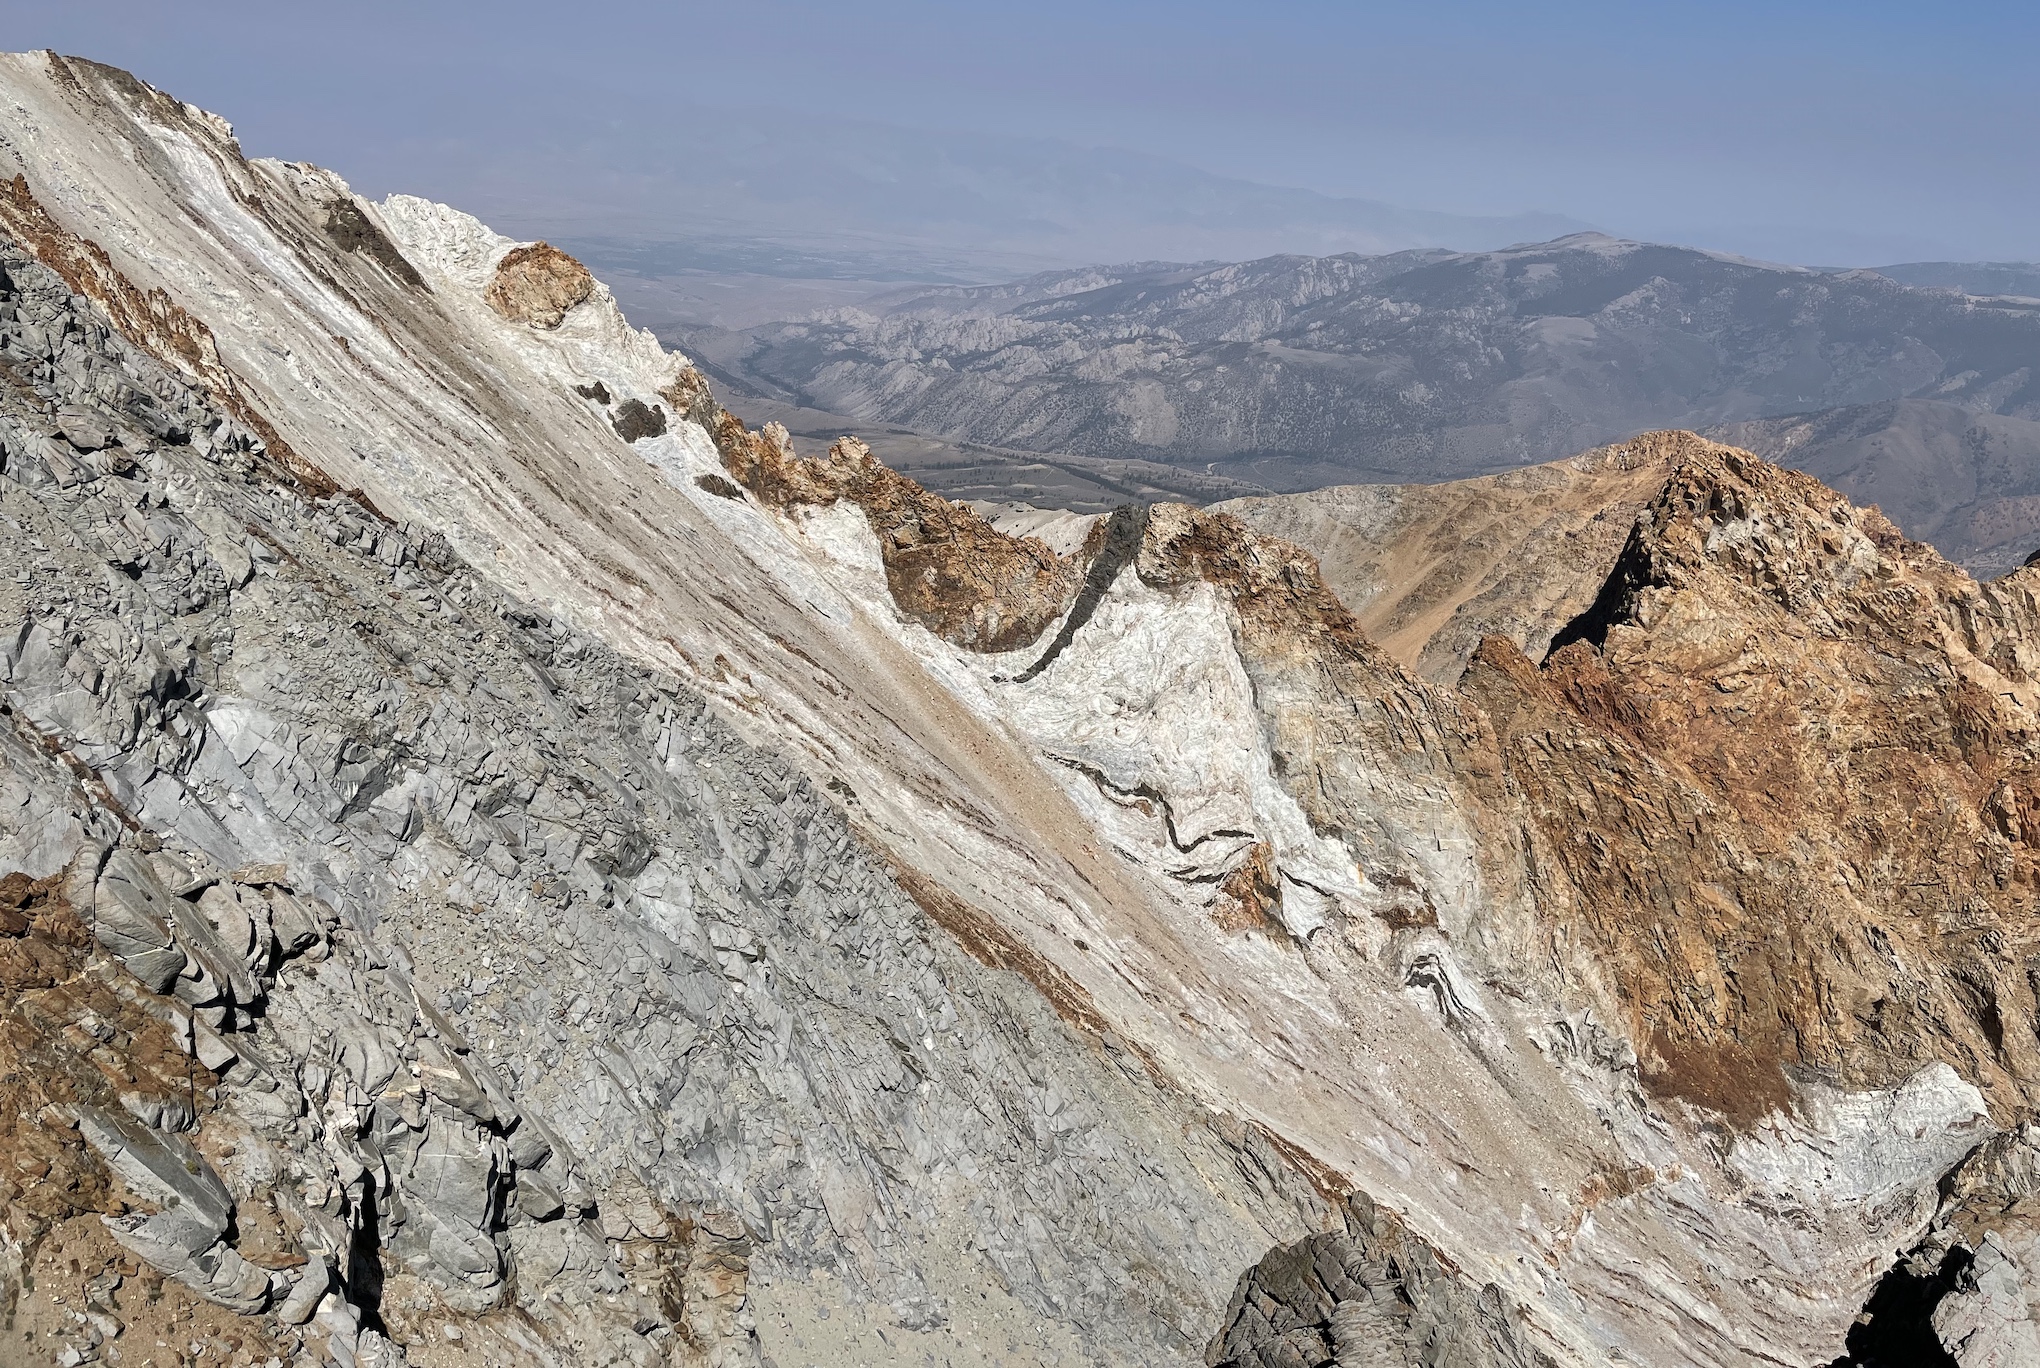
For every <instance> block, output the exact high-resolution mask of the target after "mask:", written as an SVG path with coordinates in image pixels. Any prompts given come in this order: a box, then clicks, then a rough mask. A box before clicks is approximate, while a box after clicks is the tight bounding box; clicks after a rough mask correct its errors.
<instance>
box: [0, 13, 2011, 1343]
mask: <svg viewBox="0 0 2040 1368" xmlns="http://www.w3.org/2000/svg"><path fill="white" fill-rule="evenodd" d="M0 178H4V179H5V181H6V185H5V188H4V192H0V234H4V238H5V241H4V244H0V448H4V453H5V454H4V465H0V523H4V526H0V628H4V630H0V680H4V694H0V699H4V702H0V874H4V875H5V877H4V878H0V983H4V994H0V1008H4V1015H0V1362H4V1363H8V1364H12V1363H16V1362H19V1363H63V1364H77V1363H88V1362H106V1363H127V1364H138V1363H158V1364H167V1363H172V1362H176V1363H197V1362H237V1363H287V1362H288V1363H327V1362H330V1363H337V1364H340V1365H343V1368H346V1366H349V1365H390V1364H403V1363H410V1364H417V1365H441V1364H444V1365H456V1364H492V1365H493V1364H506V1365H524V1364H532V1365H539V1364H544V1365H579V1364H634V1365H654V1364H691V1365H706V1364H716V1365H741V1364H767V1363H775V1364H779V1365H782V1366H783V1368H791V1366H792V1365H796V1364H809V1363H822V1364H835V1363H871V1364H880V1363H934V1364H957V1365H976V1364H985V1365H990V1364H1020V1363H1055V1364H1125V1365H1135V1364H1139V1365H1152V1364H1172V1363H1173V1364H1186V1365H1187V1364H1199V1363H1201V1364H1205V1365H1221V1364H1224V1365H1243V1366H1244V1365H1255V1366H1256V1368H1287V1365H1295V1364H1303V1365H1321V1364H1339V1365H1362V1364H1365V1365H1375V1364H1423V1365H1427V1368H1446V1366H1448V1365H1449V1366H1450V1368H1490V1366H1493V1368H1502V1366H1504V1365H1506V1366H1507V1368H1561V1366H1569V1365H1615V1364H1628V1365H1636V1364H1648V1365H1728V1364H1782V1365H1815V1364H1823V1365H1825V1364H1873V1363H1901V1362H1903V1363H1933V1362H1953V1363H1960V1364H1963V1365H1969V1366H1970V1368H1974V1366H1975V1365H1983V1364H2015V1363H2031V1362H2035V1361H2036V1360H2040V1347H2036V1346H2040V1341H2036V1333H2040V1319H2036V1313H2035V1309H2034V1308H2035V1306H2036V1301H2035V1298H2036V1297H2040V1224H2036V1222H2035V1212H2036V1210H2040V1205H2036V1200H2035V1196H2036V1193H2040V1129H2036V1127H2035V1124H2034V1120H2033V1098H2034V1096H2035V1091H2036V1087H2040V1082H2036V1080H2040V996H2036V993H2040V933H2036V931H2035V930H2034V929H2033V928H2034V926H2035V920H2034V913H2035V903H2036V900H2040V855H2036V851H2040V754H2036V730H2035V721H2034V719H2035V716H2036V713H2035V709H2036V707H2040V683H2036V679H2035V671H2036V669H2040V570H2025V569H2022V570H2016V571H2014V572H2012V573H2011V574H2008V575H2006V576H2004V577H2003V578H2001V579H1997V580H1994V581H1991V582H1989V583H1978V582H1977V581H1975V580H1973V579H1971V578H1970V577H1969V576H1968V575H1967V574H1965V573H1964V572H1962V571H1961V570H1959V569H1957V568H1955V567H1953V566H1951V565H1949V564H1948V563H1947V562H1945V561H1944V560H1943V559H1942V558H1941V557H1940V556H1939V555H1938V554H1936V553H1935V552H1934V551H1933V550H1932V549H1930V548H1928V547H1926V546H1924V545H1921V544H1919V543H1916V542H1911V541H1908V540H1906V539H1905V538H1904V537H1903V536H1901V535H1900V534H1899V533H1898V532H1897V531H1896V530H1895V529H1894V528H1893V527H1892V526H1891V524H1890V523H1888V522H1887V521H1886V520H1885V519H1884V518H1883V517H1882V516H1881V515H1880V514H1879V513H1877V512H1876V511H1875V510H1872V509H1862V508H1857V507H1854V506H1852V505H1850V504H1849V503H1848V502H1847V501H1846V500H1844V499H1843V498H1842V497H1841V496H1839V495H1837V494H1835V493H1834V492H1832V491H1831V490H1828V489H1827V488H1825V487H1823V486H1822V485H1820V484H1819V483H1817V482H1816V481H1815V480H1813V479H1812V478H1810V477H1808V476H1804V475H1798V474H1793V473H1789V472H1786V471H1783V470H1780V469H1778V468H1776V467H1774V466H1771V465H1768V464H1766V463H1764V462H1762V461H1760V460H1758V459H1756V458H1755V457H1752V456H1750V455H1748V454H1747V453H1744V452H1740V451H1737V450H1735V449H1733V448H1729V447H1724V446H1719V445H1716V444H1713V443H1711V442H1707V441H1704V440H1702V439H1700V438H1697V437H1694V436H1692V435H1690V434H1680V433H1659V434H1651V435H1649V436H1647V437H1644V438H1639V439H1637V440H1636V441H1635V442H1633V443H1629V444H1625V445H1624V446H1622V447H1619V448H1611V449H1609V450H1608V451H1604V452H1601V453H1597V454H1593V455H1592V456H1591V457H1584V458H1580V463H1578V464H1576V465H1575V466H1574V467H1570V468H1568V471H1569V473H1568V471H1561V472H1557V473H1547V474H1544V475H1537V476H1528V477H1524V478H1525V480H1527V481H1528V483H1527V484H1524V483H1523V482H1522V481H1519V482H1518V483H1517V484H1516V485H1503V486H1485V485H1484V486H1482V487H1481V488H1479V489H1470V490H1461V491H1458V492H1449V493H1444V494H1441V495H1440V496H1439V497H1441V498H1447V499H1450V500H1459V501H1460V502H1458V503H1457V504H1450V505H1439V506H1437V507H1435V508H1429V509H1428V511H1427V510H1426V509H1424V508H1418V507H1417V506H1415V505H1410V506H1408V507H1407V508H1405V509H1404V511H1403V512H1401V513H1394V516H1393V517H1390V516H1389V513H1383V514H1382V516H1381V518H1378V519H1376V532H1375V533H1367V532H1365V531H1364V530H1363V531H1362V532H1361V533H1358V534H1355V533H1353V532H1352V528H1353V526H1355V525H1356V524H1352V523H1350V522H1349V523H1347V524H1343V526H1344V527H1345V528H1346V533H1345V535H1346V536H1347V541H1346V542H1345V543H1343V545H1345V547H1346V552H1344V553H1342V557H1343V558H1337V557H1332V556H1331V555H1330V554H1329V553H1327V562H1326V563H1327V565H1328V566H1333V562H1334V560H1336V561H1337V565H1336V566H1333V569H1334V571H1335V573H1333V574H1332V578H1333V580H1335V581H1338V583H1337V584H1336V585H1335V586H1334V587H1328V583H1327V577H1326V574H1324V573H1321V571H1320V568H1319V560H1318V559H1317V558H1316V557H1314V556H1312V555H1311V554H1309V553H1307V552H1306V551H1304V550H1303V549H1301V548H1300V547H1299V546H1297V545H1296V544H1294V543H1292V542H1290V541H1285V540H1282V539H1280V537H1278V536H1277V535H1274V533H1273V532H1271V531H1269V530H1256V528H1257V526H1260V525H1265V524H1266V523H1267V521H1268V520H1270V519H1273V520H1275V521H1277V522H1279V521H1280V520H1281V518H1283V517H1288V518H1290V519H1291V521H1295V516H1293V515H1292V514H1280V515H1279V516H1278V515H1277V514H1274V513H1269V512H1268V511H1267V510H1265V509H1262V510H1259V511H1257V510H1256V509H1254V508H1240V509H1238V510H1235V511H1201V510H1197V509H1192V508H1188V507H1184V506H1180V505H1168V504H1161V505H1155V506H1153V507H1140V508H1132V507H1130V508H1127V509H1123V510H1120V511H1119V512H1117V513H1114V514H1112V515H1110V516H1104V517H1098V518H1095V519H1092V520H1091V521H1090V522H1089V524H1088V525H1083V524H1081V523H1080V524H1079V525H1078V526H1077V527H1076V528H1075V529H1074V530H1072V529H1069V528H1065V529H1062V532H1061V533H1059V534H1058V538H1057V541H1056V543H1055V544H1054V545H1051V544H1050V542H1049V541H1046V540H1041V539H1036V538H1033V537H1014V536H1009V535H1007V534H1005V533H1002V532H1000V531H998V530H997V529H995V528H994V527H993V526H992V525H991V524H989V523H987V522H986V521H984V520H983V519H982V518H980V517H979V516H978V515H977V514H976V513H974V512H972V511H971V510H970V509H969V508H967V507H964V506H962V505H957V504H951V503H949V502H947V501H945V500H943V499H940V498H938V497H936V496H934V495H931V494H929V493H928V492H926V491H925V490H923V489H922V488H920V487H919V486H918V485H916V484H914V483H913V482H912V481H910V480H907V479H905V478H904V477H902V476H900V475H898V474H896V473H895V472H892V471H890V470H887V469H886V468H885V467H884V466H882V465H880V464H878V463H877V462H875V461H874V460H872V458H871V457H870V454H869V452H868V451H866V450H864V449H863V448H862V447H861V445H860V444H858V443H856V442H855V441H854V440H846V441H844V442H840V443H838V444H837V445H836V446H835V447H834V448H833V449H831V450H830V451H829V452H828V453H827V454H826V455H822V456H816V457H803V456H800V455H798V454H797V453H796V452H794V450H793V449H792V446H791V443H790V441H789V439H788V438H787V436H786V434H785V433H784V431H783V430H780V429H775V428H770V427H768V428H767V429H765V430H764V431H762V432H754V431H749V430H746V428H745V427H744V425H743V424H742V423H740V422H738V421H737V420H736V419H735V418H733V417H732V416H731V415H729V414H728V413H726V412H724V411H723V410H722V409H721V407H720V406H719V405H718V403H717V401H716V399H715V398H714V396H713V394H712V393H711V392H710V390H709V387H708V386H707V384H706V383H705V382H704V381H703V380H702V378H701V376H700V375H699V374H698V373H697V372H696V371H695V370H694V369H693V368H692V367H691V366H690V364H689V363H688V362H687V361H686V360H685V359H684V358H682V357H680V356H677V355H673V354H670V353H667V352H665V351H663V350H662V349H661V348H660V347H659V346H658V345H657V344H656V343H655V342H654V341H653V340H652V339H651V338H650V336H649V335H648V334H644V333H640V332H634V331H632V330H631V329H630V328H629V327H628V326H627V325H626V324H625V323H624V321H623V318H622V316H621V315H620V314H619V312H618V311H617V309H616V307H615V303H614V300H613V298H612V297H611V295H610V294H609V292H608V290H607V289H606V287H604V286H603V285H602V284H601V283H600V282H599V281H597V280H595V279H594V278H593V277H592V276H590V275H589V274H588V273H587V271H586V270H585V269H584V268H582V267H581V266H580V264H579V263H578V262H575V261H574V260H573V259H572V258H571V257H569V256H567V255H566V254H565V253H562V252H559V251H558V250H557V249H554V248H551V247H548V246H545V245H544V244H519V243H513V242H511V241H509V240H507V239H505V238H502V237H499V236H498V235H496V234H494V233H492V232H490V231H489V230H488V229H486V228H485V227H483V226H482V225H481V224H479V223H478V222H476V221H475V220H473V219H472V218H469V217H467V216H465V215H463V214H460V213H458V212H456V211H454V210H451V209H447V208H445V207H442V206H439V205H435V204H430V203H427V202H425V201H422V200H417V199H410V198H406V197H402V196H396V197H392V198H390V199H388V200H385V201H383V202H381V203H380V204H375V203H370V202H367V201H365V200H363V199H361V198H359V197H357V196H355V195H353V194H352V193H351V192H350V191H349V190H348V189H347V187H346V186H345V185H344V184H343V183H342V182H340V181H339V180H338V179H337V178H336V177H334V176H332V175H331V174H329V173H327V172H324V171H321V170H319V169H317V168H315V167H311V166H306V165H302V164H295V163H285V162H277V161H265V160H255V161H250V160H247V159H245V158H244V157H243V156H242V155H241V153H240V150H239V148H238V146H237V144H236V143H235V141H234V140H233V137H232V133H231V130H230V129H229V128H228V127H227V125H226V124H225V123H224V122H223V121H221V120H220V119H218V118H216V117H215V116H212V115H210V114H206V113H204V112H202V111H199V110H196V109H194V108H192V107H191V106H188V105H184V104H180V103H178V102H177V101H175V100H173V99H171V98H170V97H168V96H165V95H163V94H161V93H160V92H157V91H155V90H153V89H151V88H150V87H148V86H145V85H143V84H141V83H140V82H138V81H136V80H135V79H134V78H132V77H129V76H127V75H125V74H124V73H121V72H118V71H114V70H112V69H109V68H105V67H100V66H95V65H93V64H90V63H86V62H82V61H77V60H73V59H66V58H60V57H56V56H53V55H50V54H46V53H37V54H28V55H21V56H12V57H6V58H4V59H0ZM1611 472H1612V474H1611ZM1447 489H1448V490H1449V489H1450V487H1447ZM1525 490H1528V493H1525ZM1554 491H1556V492H1555V493H1554ZM1547 495H1548V496H1550V497H1547ZM1511 500H1517V501H1518V502H1516V503H1513V504H1512V503H1511V502H1510V501H1511ZM1539 500H1543V502H1539ZM1554 500H1555V502H1554ZM1398 507H1402V506H1400V505H1398ZM1511 507H1514V508H1521V509H1522V510H1524V511H1523V513H1522V515H1521V516H1522V518H1523V519H1529V520H1530V521H1531V522H1534V524H1535V526H1528V525H1527V524H1526V527H1527V530H1525V528H1521V527H1519V528H1517V529H1516V530H1515V531H1514V532H1511V533H1510V534H1509V535H1498V536H1496V537H1495V538H1493V539H1491V540H1490V541H1487V542H1479V543H1475V542H1471V541H1469V542H1468V543H1467V544H1465V545H1461V546H1454V545H1451V544H1449V539H1448V537H1447V534H1448V532H1449V530H1450V528H1451V526H1452V525H1453V524H1455V523H1469V524H1471V523H1478V519H1477V518H1475V517H1474V513H1478V512H1480V511H1481V510H1489V511H1492V510H1493V509H1495V508H1503V509H1505V510H1506V509H1507V508H1511ZM1455 508H1456V509H1458V510H1460V511H1458V512H1454V511H1453V509H1455ZM1468 510H1471V511H1470V512H1469V511H1468ZM1389 512H1391V513H1393V512H1394V510H1389ZM1405 515H1407V516H1405ZM1370 516H1371V515H1370ZM1397 518H1400V519H1401V521H1399V522H1398V521H1396V519H1397ZM1383 519H1386V521H1383ZM1305 521H1307V519H1305ZM1391 524H1392V525H1393V531H1394V536H1396V537H1398V538H1402V539H1403V540H1402V541H1401V542H1400V543H1398V544H1401V545H1408V546H1412V547H1415V546H1418V545H1420V544H1421V545H1425V546H1430V547H1432V548H1433V554H1430V555H1429V558H1428V559H1426V560H1425V561H1424V562H1423V564H1424V566H1425V567H1426V568H1425V569H1424V571H1423V575H1422V576H1418V577H1417V578H1415V579H1410V578H1408V577H1405V578H1404V579H1403V580H1401V581H1398V582H1397V584H1395V585H1391V586H1390V590H1391V591H1392V592H1390V593H1389V597H1388V599H1386V600H1384V601H1383V602H1382V603H1381V604H1379V605H1376V604H1374V600H1373V599H1372V598H1367V597H1365V596H1363V595H1361V594H1359V593H1358V592H1357V591H1355V590H1354V589H1353V587H1352V586H1355V585H1360V584H1363V583H1376V582H1377V581H1378V580H1379V579H1380V578H1381V577H1382V576H1384V575H1387V576H1390V578H1393V575H1392V574H1391V571H1392V570H1393V565H1392V564H1390V563H1388V562H1383V561H1380V560H1378V559H1377V560H1370V559H1368V554H1365V553H1366V546H1365V544H1364V543H1365V538H1366V537H1368V536H1387V535H1388V531H1387V530H1384V529H1389V528H1390V526H1391ZM1299 525H1300V524H1299ZM1497 525H1508V526H1513V525H1514V521H1513V520H1512V519H1511V518H1506V517H1505V518H1502V519H1500V520H1499V522H1498V524H1497ZM1275 530H1276V531H1281V530H1283V529H1281V528H1276V529H1275ZM1305 530H1306V531H1307V530H1308V529H1305ZM1320 530H1322V529H1320ZM1505 530H1506V529H1505ZM1355 536H1359V537H1360V538H1361V539H1362V540H1361V541H1360V542H1355V541H1354V540H1353V538H1354V537H1355ZM1305 540H1309V538H1308V537H1305ZM1483 547H1485V548H1486V549H1485V550H1484V549H1483ZM1356 548H1357V549H1356ZM1483 556H1485V557H1487V559H1486V561H1485V562H1484V563H1483V562H1482V559H1481V558H1482V557H1483ZM1539 566H1545V567H1549V568H1550V574H1549V575H1548V576H1540V575H1538V574H1534V573H1530V572H1531V571H1532V570H1534V569H1535V568H1536V567H1539ZM1340 567H1343V568H1340ZM1384 567H1386V568H1384ZM1342 576H1343V577H1344V578H1342ZM1368 576H1374V577H1375V578H1374V579H1373V580H1370V579H1368ZM1412 585H1416V586H1417V587H1416V588H1412V587H1411V586H1412ZM1335 587H1336V588H1337V590H1338V592H1335ZM1371 592H1372V591H1370V593H1371ZM1342 596H1343V599H1345V600H1361V599H1363V598H1364V600H1365V601H1356V602H1354V605H1353V607H1352V608H1351V609H1349V606H1348V602H1347V601H1342ZM1370 605H1373V606H1370ZM1356 613H1357V614H1358V616H1356ZM1384 643H1386V644H1384Z"/></svg>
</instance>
